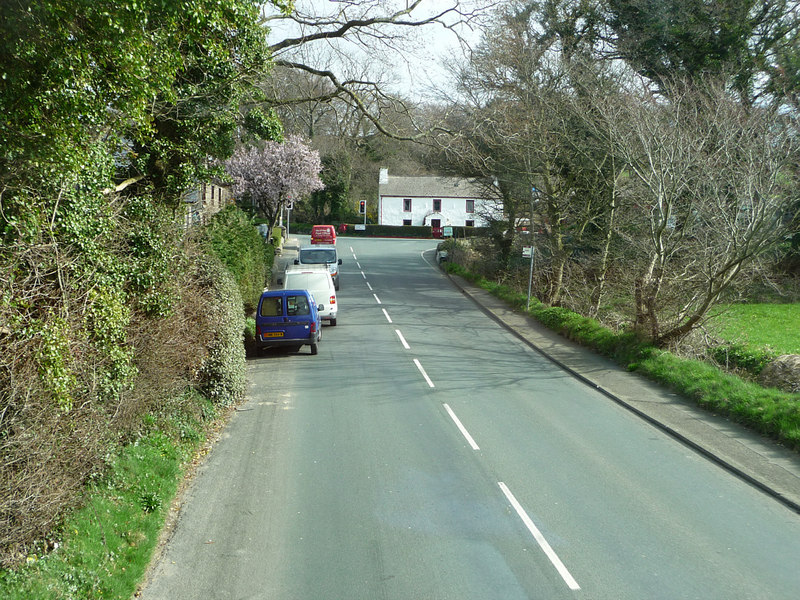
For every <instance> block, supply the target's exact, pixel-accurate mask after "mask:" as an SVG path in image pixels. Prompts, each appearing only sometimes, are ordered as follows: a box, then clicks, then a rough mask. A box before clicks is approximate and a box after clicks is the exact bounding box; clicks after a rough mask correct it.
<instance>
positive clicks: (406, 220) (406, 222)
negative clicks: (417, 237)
mask: <svg viewBox="0 0 800 600" xmlns="http://www.w3.org/2000/svg"><path fill="white" fill-rule="evenodd" d="M403 225H409V226H410V225H411V219H403Z"/></svg>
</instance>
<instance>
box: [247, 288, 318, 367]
mask: <svg viewBox="0 0 800 600" xmlns="http://www.w3.org/2000/svg"><path fill="white" fill-rule="evenodd" d="M321 340H322V321H321V320H320V316H319V311H317V303H316V302H315V301H314V296H312V295H311V292H309V291H308V290H274V291H266V292H264V293H263V294H261V299H260V300H259V301H258V310H257V311H256V345H257V346H258V347H259V348H276V347H280V346H283V347H289V348H290V349H293V350H294V351H295V352H297V351H298V350H300V347H301V346H303V345H309V346H311V354H316V353H317V351H318V348H317V346H318V344H319V342H320V341H321Z"/></svg>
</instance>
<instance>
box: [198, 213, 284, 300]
mask: <svg viewBox="0 0 800 600" xmlns="http://www.w3.org/2000/svg"><path fill="white" fill-rule="evenodd" d="M203 237H204V240H205V242H206V244H207V247H208V248H209V250H210V252H211V253H213V254H215V255H216V256H217V258H219V260H220V261H222V264H224V265H225V267H226V268H227V269H228V271H230V273H231V275H233V278H234V280H235V281H236V285H237V286H238V288H239V296H240V297H241V298H242V303H243V309H244V312H245V314H250V313H251V312H253V311H255V309H256V306H257V304H258V299H259V297H260V296H261V292H262V290H263V289H264V284H265V283H266V282H267V281H269V274H270V271H271V269H272V262H273V260H274V256H275V254H274V252H275V250H274V246H273V245H271V244H266V243H265V242H264V239H263V238H262V237H261V235H260V234H259V233H258V229H257V228H256V226H255V223H254V221H253V220H252V219H251V218H250V217H248V216H247V215H246V214H245V213H244V212H243V211H242V210H241V209H240V208H238V207H237V206H235V205H233V204H231V205H228V206H226V207H225V208H223V209H222V210H221V211H219V212H218V213H217V214H215V215H214V216H213V217H212V219H211V221H210V222H209V223H208V225H206V227H205V228H204V231H203Z"/></svg>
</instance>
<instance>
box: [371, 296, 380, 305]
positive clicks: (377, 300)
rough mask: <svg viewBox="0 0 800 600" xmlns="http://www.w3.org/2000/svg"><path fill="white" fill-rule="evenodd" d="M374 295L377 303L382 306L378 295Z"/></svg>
mask: <svg viewBox="0 0 800 600" xmlns="http://www.w3.org/2000/svg"><path fill="white" fill-rule="evenodd" d="M372 295H373V296H374V297H375V302H377V303H378V304H380V303H381V300H380V298H378V294H372Z"/></svg>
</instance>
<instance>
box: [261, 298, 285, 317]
mask: <svg viewBox="0 0 800 600" xmlns="http://www.w3.org/2000/svg"><path fill="white" fill-rule="evenodd" d="M261 316H262V317H280V316H283V310H282V307H281V299H280V298H264V301H263V302H262V303H261Z"/></svg>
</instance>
